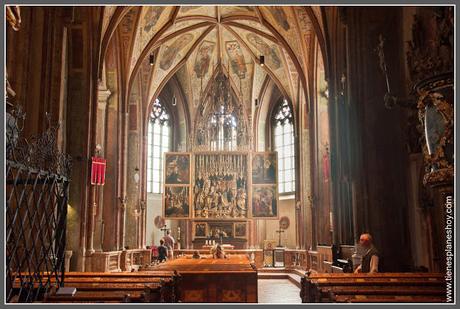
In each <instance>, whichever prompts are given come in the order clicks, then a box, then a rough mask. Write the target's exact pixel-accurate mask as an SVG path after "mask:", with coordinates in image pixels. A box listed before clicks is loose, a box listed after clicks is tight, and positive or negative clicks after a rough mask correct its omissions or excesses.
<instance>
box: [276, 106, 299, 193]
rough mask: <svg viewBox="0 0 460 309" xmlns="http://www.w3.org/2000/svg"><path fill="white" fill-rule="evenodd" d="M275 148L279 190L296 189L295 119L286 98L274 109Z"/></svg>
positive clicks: (286, 191)
mask: <svg viewBox="0 0 460 309" xmlns="http://www.w3.org/2000/svg"><path fill="white" fill-rule="evenodd" d="M272 115H273V118H272V124H273V131H272V132H273V146H274V147H273V149H274V150H275V151H277V152H278V191H279V193H291V192H294V191H295V160H294V157H295V154H294V121H293V120H294V119H293V115H292V111H291V108H290V107H289V104H288V102H287V101H286V99H284V100H283V101H282V102H280V103H279V104H278V106H277V107H275V109H274V111H273V114H272Z"/></svg>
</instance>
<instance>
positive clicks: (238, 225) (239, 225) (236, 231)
mask: <svg viewBox="0 0 460 309" xmlns="http://www.w3.org/2000/svg"><path fill="white" fill-rule="evenodd" d="M246 231H247V224H246V222H235V223H234V224H233V236H234V237H235V238H246V234H247V232H246Z"/></svg>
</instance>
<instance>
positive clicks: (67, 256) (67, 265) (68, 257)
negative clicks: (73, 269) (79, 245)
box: [64, 250, 73, 272]
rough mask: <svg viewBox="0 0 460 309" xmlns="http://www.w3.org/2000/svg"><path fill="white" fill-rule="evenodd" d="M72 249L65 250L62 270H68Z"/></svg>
mask: <svg viewBox="0 0 460 309" xmlns="http://www.w3.org/2000/svg"><path fill="white" fill-rule="evenodd" d="M72 254H73V251H72V250H66V251H65V262H64V265H65V266H64V270H65V271H66V272H68V271H70V258H71V257H72Z"/></svg>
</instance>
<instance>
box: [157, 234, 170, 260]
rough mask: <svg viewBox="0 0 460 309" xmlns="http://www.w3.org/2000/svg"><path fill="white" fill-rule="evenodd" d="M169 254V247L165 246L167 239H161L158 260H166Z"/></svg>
mask: <svg viewBox="0 0 460 309" xmlns="http://www.w3.org/2000/svg"><path fill="white" fill-rule="evenodd" d="M167 255H168V248H166V246H165V241H164V240H163V239H160V246H158V261H159V262H160V263H161V262H164V261H166V256H167Z"/></svg>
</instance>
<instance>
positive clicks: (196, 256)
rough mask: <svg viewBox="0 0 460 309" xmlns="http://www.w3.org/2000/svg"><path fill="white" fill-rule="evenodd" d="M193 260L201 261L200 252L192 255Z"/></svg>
mask: <svg viewBox="0 0 460 309" xmlns="http://www.w3.org/2000/svg"><path fill="white" fill-rule="evenodd" d="M192 259H201V256H200V253H199V252H198V250H195V251H194V252H193V255H192Z"/></svg>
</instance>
